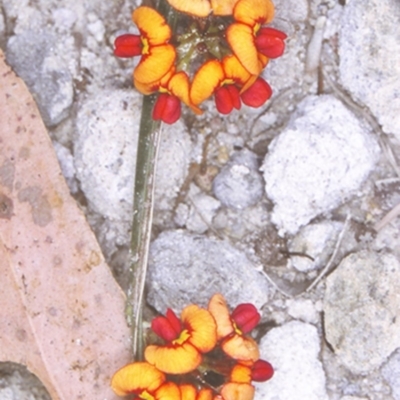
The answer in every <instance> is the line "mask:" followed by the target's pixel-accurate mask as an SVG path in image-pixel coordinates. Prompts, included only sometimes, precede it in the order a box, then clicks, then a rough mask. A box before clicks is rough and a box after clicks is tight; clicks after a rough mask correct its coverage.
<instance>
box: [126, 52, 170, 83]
mask: <svg viewBox="0 0 400 400" xmlns="http://www.w3.org/2000/svg"><path fill="white" fill-rule="evenodd" d="M175 58H176V52H175V49H174V47H173V46H172V45H170V44H165V45H161V46H153V47H150V49H149V54H147V55H143V56H142V58H141V60H140V62H139V64H138V66H137V67H136V68H135V71H134V72H133V77H134V79H135V80H137V81H138V82H141V83H144V84H149V83H154V82H156V81H158V80H160V79H161V78H162V77H164V76H165V74H166V73H167V72H168V71H169V70H170V69H171V68H172V67H173V65H174V62H175Z"/></svg>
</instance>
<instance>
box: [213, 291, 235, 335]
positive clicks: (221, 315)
mask: <svg viewBox="0 0 400 400" xmlns="http://www.w3.org/2000/svg"><path fill="white" fill-rule="evenodd" d="M208 310H209V311H210V313H211V315H212V316H213V317H214V319H215V322H216V323H217V338H218V340H220V339H222V338H224V337H226V336H228V335H230V334H231V333H232V332H233V331H234V327H233V324H232V321H231V317H230V316H229V310H228V306H227V305H226V301H225V299H224V296H222V294H220V293H217V294H214V296H213V297H211V300H210V302H209V303H208Z"/></svg>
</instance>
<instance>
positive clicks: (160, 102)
mask: <svg viewBox="0 0 400 400" xmlns="http://www.w3.org/2000/svg"><path fill="white" fill-rule="evenodd" d="M134 83H135V87H136V89H137V90H139V92H141V93H143V94H145V95H147V94H151V93H154V92H157V91H158V92H160V94H159V96H158V98H157V100H156V102H155V104H154V108H153V119H154V120H162V121H164V122H166V123H167V124H173V123H174V122H176V121H177V120H178V119H179V118H180V116H181V102H183V103H184V104H186V105H187V106H189V107H191V108H192V110H193V111H194V112H195V113H196V114H201V113H202V111H201V110H200V109H199V108H198V107H196V106H194V105H193V104H192V103H191V101H190V97H189V85H190V84H189V77H188V76H187V75H186V73H185V72H183V71H180V72H177V73H175V72H174V68H172V69H171V70H170V71H169V72H168V73H167V74H166V75H165V76H164V77H163V78H162V79H160V80H159V81H157V82H154V83H151V84H148V85H145V84H143V83H141V82H138V81H136V80H135V81H134Z"/></svg>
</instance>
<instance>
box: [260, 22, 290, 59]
mask: <svg viewBox="0 0 400 400" xmlns="http://www.w3.org/2000/svg"><path fill="white" fill-rule="evenodd" d="M286 37H287V36H286V34H285V33H283V32H281V31H278V30H277V29H273V28H261V29H260V30H259V31H258V34H257V37H256V40H255V42H256V47H257V50H258V51H259V52H260V53H261V54H264V55H265V56H267V57H268V58H277V57H280V56H281V55H282V54H283V52H284V51H285V42H284V40H285V39H286Z"/></svg>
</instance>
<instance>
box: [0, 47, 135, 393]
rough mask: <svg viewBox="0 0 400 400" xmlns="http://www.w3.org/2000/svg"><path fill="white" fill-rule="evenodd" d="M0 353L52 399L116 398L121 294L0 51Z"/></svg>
mask: <svg viewBox="0 0 400 400" xmlns="http://www.w3.org/2000/svg"><path fill="white" fill-rule="evenodd" d="M0 291H1V293H0V361H12V362H16V363H20V364H23V365H26V366H27V367H28V369H29V370H30V371H32V372H33V373H34V374H35V375H37V376H38V377H39V379H40V380H41V381H42V382H43V384H44V385H45V386H46V388H47V390H48V391H49V393H50V395H51V396H52V398H53V400H58V399H60V400H78V399H82V400H83V399H87V400H94V399H95V400H96V399H101V400H104V399H107V400H111V399H116V396H115V395H114V394H113V393H112V391H111V389H110V387H109V382H110V378H111V376H112V374H113V372H114V371H115V370H116V369H118V368H119V367H121V366H122V365H123V364H124V363H126V362H127V361H128V358H129V353H130V352H129V348H130V346H129V341H130V340H129V330H128V328H127V326H126V323H125V319H124V315H123V309H124V300H125V299H124V295H123V293H122V291H121V290H120V288H119V286H118V285H117V284H116V282H115V281H114V279H113V277H112V274H111V272H110V270H109V268H108V266H107V264H106V263H105V261H104V258H103V255H102V253H101V250H100V248H99V245H98V243H97V241H96V239H95V237H94V235H93V233H92V231H91V230H90V228H89V226H88V224H87V222H86V220H85V217H84V215H83V214H82V212H81V211H80V209H79V208H78V207H77V205H76V203H75V201H74V200H73V199H72V198H71V196H70V194H69V191H68V187H67V185H66V183H65V181H64V178H63V176H62V174H61V171H60V167H59V165H58V161H57V158H56V155H55V153H54V150H53V147H52V144H51V141H50V139H49V136H48V134H47V132H46V129H45V127H44V125H43V122H42V120H41V118H40V115H39V112H38V110H37V107H36V104H35V102H34V100H33V99H32V96H31V95H30V93H29V91H28V89H27V88H26V86H25V84H24V83H23V82H22V80H21V79H19V78H18V77H17V76H16V75H15V74H14V72H13V71H12V70H11V69H10V68H9V67H8V66H7V65H6V64H5V62H4V55H3V53H2V52H1V50H0Z"/></svg>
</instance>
